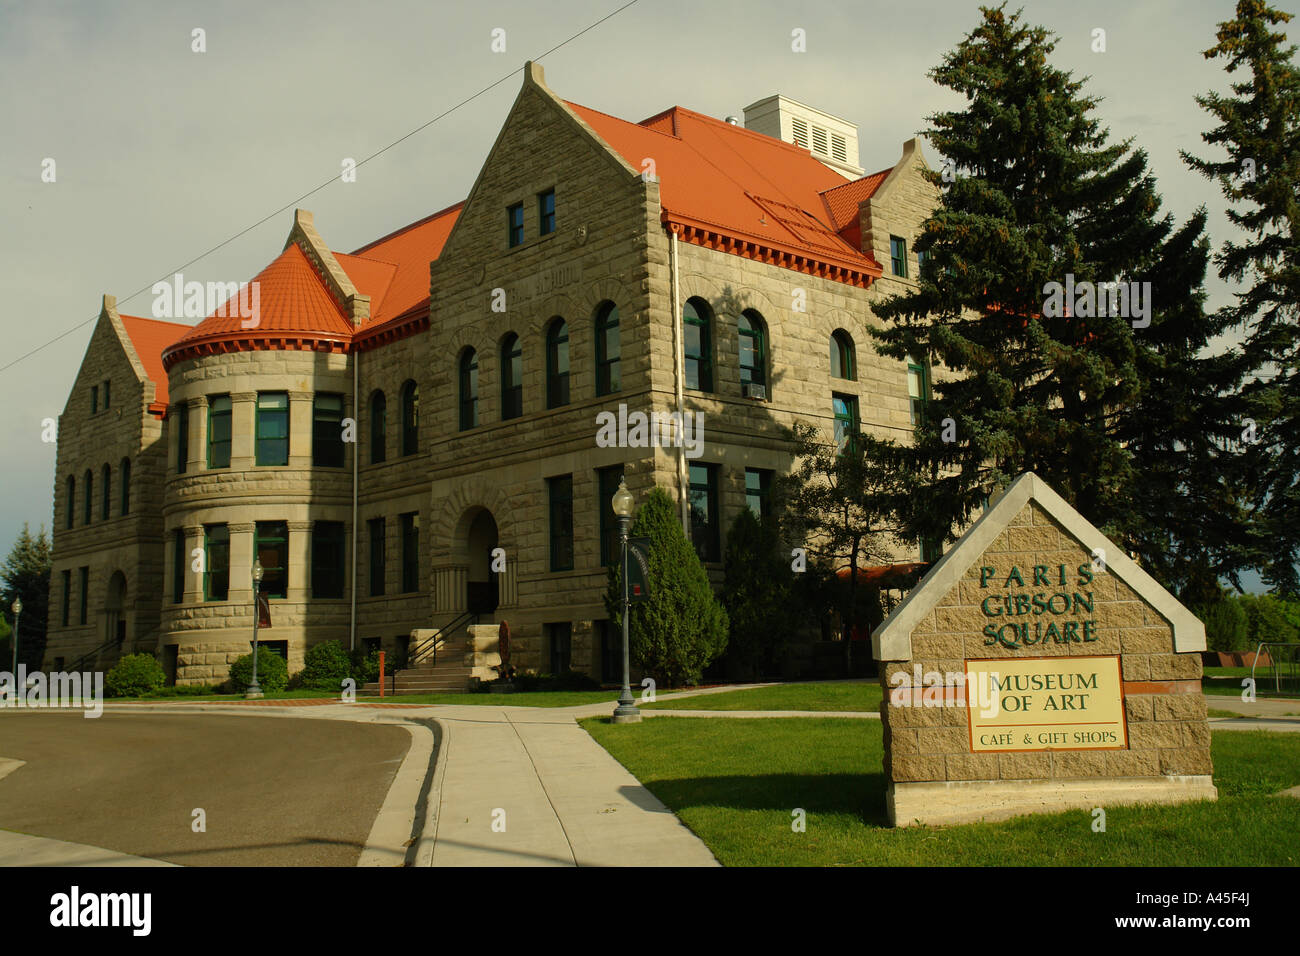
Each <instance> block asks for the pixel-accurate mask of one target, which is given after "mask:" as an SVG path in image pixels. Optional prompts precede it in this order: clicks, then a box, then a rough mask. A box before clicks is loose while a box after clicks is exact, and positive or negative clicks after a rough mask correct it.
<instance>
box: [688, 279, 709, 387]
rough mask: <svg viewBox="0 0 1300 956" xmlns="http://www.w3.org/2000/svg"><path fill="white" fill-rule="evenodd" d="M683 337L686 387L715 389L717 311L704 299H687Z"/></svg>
mask: <svg viewBox="0 0 1300 956" xmlns="http://www.w3.org/2000/svg"><path fill="white" fill-rule="evenodd" d="M682 339H683V341H684V342H685V346H686V387H687V388H693V389H696V390H698V391H701V392H711V391H713V312H712V311H711V310H710V309H709V306H708V304H707V303H705V302H704V300H703V299H687V300H686V305H685V306H683V307H682Z"/></svg>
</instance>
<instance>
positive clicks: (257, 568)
mask: <svg viewBox="0 0 1300 956" xmlns="http://www.w3.org/2000/svg"><path fill="white" fill-rule="evenodd" d="M261 587H262V562H261V561H258V560H254V561H253V682H252V683H251V684H249V685H248V690H246V691H244V699H245V700H253V699H254V698H257V697H261V696H262V688H261V686H260V685H259V684H258V683H257V622H258V619H259V618H260V617H261V616H262V605H261V603H260V602H259V601H258V597H257V595H258V591H259V590H260V589H261Z"/></svg>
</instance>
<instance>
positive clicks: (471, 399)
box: [460, 349, 478, 431]
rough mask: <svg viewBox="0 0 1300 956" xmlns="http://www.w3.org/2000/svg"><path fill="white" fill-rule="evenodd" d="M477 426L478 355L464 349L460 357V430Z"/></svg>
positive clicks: (471, 350)
mask: <svg viewBox="0 0 1300 956" xmlns="http://www.w3.org/2000/svg"><path fill="white" fill-rule="evenodd" d="M477 424H478V353H477V352H475V351H474V350H473V349H466V350H465V351H464V352H463V353H461V356H460V430H461V431H465V430H466V429H467V428H473V427H475V426H476V425H477Z"/></svg>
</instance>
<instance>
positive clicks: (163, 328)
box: [118, 313, 190, 406]
mask: <svg viewBox="0 0 1300 956" xmlns="http://www.w3.org/2000/svg"><path fill="white" fill-rule="evenodd" d="M118 318H119V319H121V320H122V327H123V328H124V329H126V334H127V337H128V338H130V340H131V345H132V347H133V348H134V349H135V354H136V355H138V356H139V357H140V364H141V365H143V366H144V371H145V374H146V375H148V376H149V380H150V381H151V382H153V384H154V402H155V403H157V404H160V405H164V406H165V405H166V404H167V372H166V371H165V370H164V369H163V362H162V353H163V349H165V348H166V347H167V346H168V345H170V344H171V343H172V342H174V341H176V337H177V336H178V335H182V334H184V333H185V332H188V331H190V326H188V325H184V324H182V323H180V322H163V321H161V320H159V319H142V318H140V317H139V316H135V315H122V314H120V313H119V314H118Z"/></svg>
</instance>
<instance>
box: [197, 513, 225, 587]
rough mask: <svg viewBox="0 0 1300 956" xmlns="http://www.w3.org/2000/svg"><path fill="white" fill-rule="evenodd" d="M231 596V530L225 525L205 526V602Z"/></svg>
mask: <svg viewBox="0 0 1300 956" xmlns="http://www.w3.org/2000/svg"><path fill="white" fill-rule="evenodd" d="M229 596H230V529H229V528H227V527H226V526H225V525H224V524H205V525H204V526H203V600H205V601H225V600H227V599H228V598H229Z"/></svg>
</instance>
